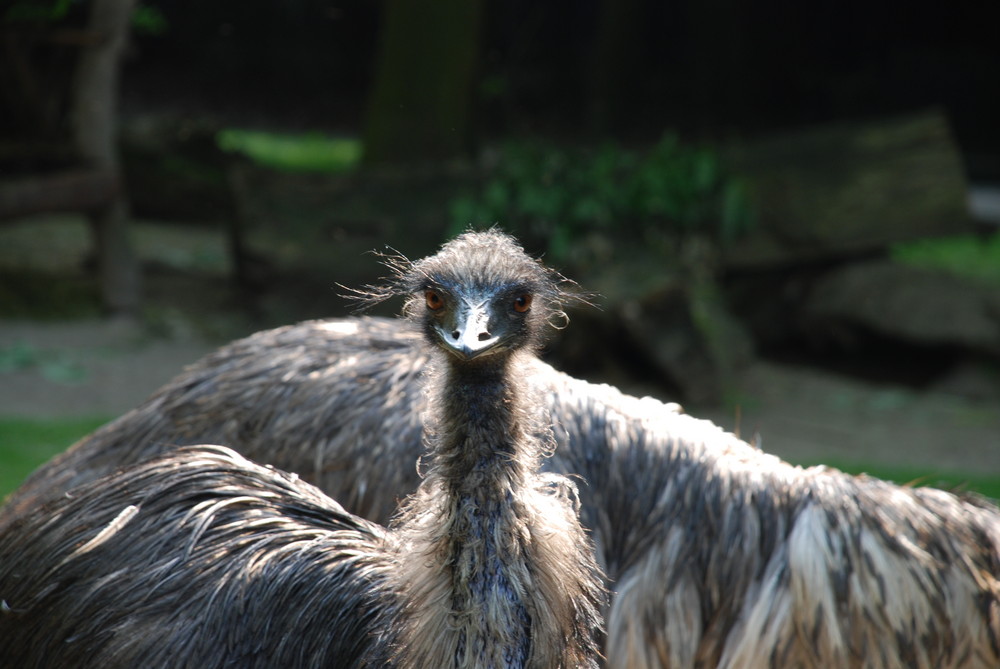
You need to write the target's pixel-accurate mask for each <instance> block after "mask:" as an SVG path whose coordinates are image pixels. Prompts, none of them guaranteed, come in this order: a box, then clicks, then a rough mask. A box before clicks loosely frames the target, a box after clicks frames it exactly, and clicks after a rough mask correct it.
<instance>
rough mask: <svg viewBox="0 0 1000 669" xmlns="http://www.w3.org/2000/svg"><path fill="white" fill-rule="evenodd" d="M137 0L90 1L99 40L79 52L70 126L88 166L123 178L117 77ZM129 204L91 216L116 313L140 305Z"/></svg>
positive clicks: (121, 199)
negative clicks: (130, 228)
mask: <svg viewBox="0 0 1000 669" xmlns="http://www.w3.org/2000/svg"><path fill="white" fill-rule="evenodd" d="M133 6H134V0H91V3H90V18H89V24H88V29H89V30H90V31H92V32H93V33H95V34H97V35H99V36H100V39H99V41H98V43H97V44H94V45H92V46H88V47H86V48H84V49H83V50H82V52H81V53H80V59H79V62H78V64H77V69H76V75H75V77H74V80H73V100H72V110H71V119H70V123H71V126H72V133H73V143H74V145H75V147H76V150H77V152H78V154H79V156H80V158H81V159H82V160H83V162H84V164H86V165H87V166H89V167H93V168H96V169H99V170H106V171H108V172H111V173H114V174H116V175H117V174H118V173H119V171H120V166H119V161H118V151H117V145H116V140H117V134H118V133H117V131H118V122H117V121H118V115H117V106H118V79H119V68H120V63H121V55H122V52H123V50H124V48H125V44H126V41H127V39H128V31H129V21H130V19H131V16H132V9H133ZM128 218H129V212H128V202H127V200H126V197H125V194H124V192H123V191H119V193H118V194H117V195H116V196H115V197H114V198H113V199H112V200H111V201H110V202H109V203H107V204H105V205H103V206H101V207H99V208H96V209H93V210H91V212H90V222H91V226H92V227H93V229H94V239H95V240H96V243H97V254H98V265H99V267H100V281H101V292H102V294H103V296H104V301H105V306H106V307H107V308H108V309H109V310H111V311H112V312H116V313H122V312H126V313H127V312H131V311H134V310H135V309H136V308H137V307H138V304H139V269H138V264H137V261H136V258H135V255H134V253H133V252H132V247H131V244H130V241H129V230H128Z"/></svg>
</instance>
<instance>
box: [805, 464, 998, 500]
mask: <svg viewBox="0 0 1000 669" xmlns="http://www.w3.org/2000/svg"><path fill="white" fill-rule="evenodd" d="M795 464H799V465H802V466H804V467H805V466H812V465H818V464H824V465H827V466H830V467H836V468H837V469H839V470H841V471H844V472H847V473H848V474H868V475H869V476H874V477H875V478H880V479H882V480H884V481H892V482H893V483H898V484H899V485H909V486H930V487H933V488H940V489H941V490H947V491H949V492H954V493H962V492H974V493H978V494H980V495H983V496H984V497H989V498H990V499H992V500H994V501H1000V476H984V475H982V474H978V473H977V474H969V473H965V472H955V471H936V470H930V469H919V468H914V467H906V466H892V465H880V464H874V465H873V464H863V463H857V462H822V463H820V462H796V463H795Z"/></svg>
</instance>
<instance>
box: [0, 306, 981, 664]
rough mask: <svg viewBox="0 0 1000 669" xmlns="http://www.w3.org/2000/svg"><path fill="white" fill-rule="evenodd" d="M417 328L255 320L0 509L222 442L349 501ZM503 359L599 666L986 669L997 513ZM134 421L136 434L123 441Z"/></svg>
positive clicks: (375, 472)
mask: <svg viewBox="0 0 1000 669" xmlns="http://www.w3.org/2000/svg"><path fill="white" fill-rule="evenodd" d="M426 363H427V353H426V352H424V351H423V349H422V347H421V339H420V335H419V334H418V333H416V332H414V331H413V330H412V328H411V326H409V325H408V324H407V323H406V322H405V321H395V320H385V319H370V318H361V319H343V320H330V321H315V322H308V323H302V324H299V325H295V326H290V327H285V328H279V329H277V330H271V331H267V332H261V333H258V334H255V335H253V336H251V337H249V338H247V339H244V340H241V341H238V342H234V343H232V344H230V345H228V346H226V347H224V348H222V349H220V350H219V351H217V352H216V353H214V354H212V355H210V356H208V357H207V358H205V359H204V360H202V361H201V362H199V363H197V364H196V365H194V366H192V367H191V368H189V369H188V370H187V371H186V372H185V373H184V374H182V375H181V376H179V377H178V378H177V379H175V380H174V381H172V382H171V383H169V384H168V385H166V386H164V387H163V389H161V390H160V391H159V392H158V393H156V394H155V395H154V396H153V397H151V398H150V399H149V400H148V401H147V402H146V403H145V404H143V405H142V406H140V407H139V408H137V409H136V410H135V411H133V412H132V413H130V414H128V415H126V416H123V417H122V418H120V419H119V420H117V421H114V422H112V423H110V424H109V425H107V426H105V427H104V428H101V429H100V430H98V431H97V432H96V433H94V434H93V435H91V436H90V437H89V438H87V439H85V440H83V441H81V442H80V443H79V444H77V445H76V446H74V447H73V448H72V449H71V450H70V451H69V452H68V453H66V454H65V455H63V456H61V457H60V458H57V459H56V460H55V461H53V462H52V463H50V464H49V465H47V466H46V467H43V468H42V469H41V470H40V471H39V472H37V473H36V474H35V475H34V476H33V477H32V478H31V479H30V480H29V481H28V482H27V483H25V485H24V486H23V487H22V488H21V489H20V490H19V491H18V492H17V493H15V495H14V497H13V498H12V499H11V502H10V505H9V506H8V507H7V509H6V510H3V509H0V524H2V523H3V520H2V517H4V516H5V517H8V518H9V517H12V516H14V517H16V516H17V515H18V514H20V513H25V512H27V511H28V510H30V509H31V508H32V506H33V505H34V504H36V503H37V502H38V500H39V499H43V498H45V497H47V496H52V495H59V494H62V492H63V491H65V490H66V488H67V486H68V485H69V484H70V483H71V482H73V481H76V480H86V479H90V478H93V477H94V476H96V475H97V473H98V472H101V471H107V470H108V469H110V468H112V467H113V466H114V463H115V462H117V461H131V460H133V459H135V458H139V457H142V456H143V454H142V453H138V452H136V451H135V445H136V444H139V443H145V444H147V445H148V447H149V449H150V450H160V449H166V448H169V446H170V444H173V443H194V442H199V441H205V440H208V441H222V442H224V443H230V444H233V445H234V446H236V447H237V448H239V449H240V450H241V451H242V452H244V453H246V454H248V455H249V456H250V457H253V458H255V459H258V460H262V461H265V462H271V463H275V464H277V465H279V466H281V467H283V468H286V469H290V470H294V471H297V472H298V473H299V474H301V475H302V476H303V477H305V478H306V479H308V480H310V481H312V482H314V483H316V484H317V485H319V486H320V487H322V488H323V489H324V490H326V491H328V492H330V493H331V494H333V496H335V497H336V498H337V499H339V500H341V501H342V502H343V503H344V504H345V506H347V507H348V508H349V509H351V510H352V511H354V512H357V513H360V514H362V515H364V516H366V517H370V518H377V519H384V518H386V517H388V516H389V515H390V514H391V513H392V510H393V508H394V506H395V504H396V502H397V500H398V499H400V498H401V497H402V496H403V495H405V494H407V493H408V492H409V491H411V490H413V489H414V488H416V486H417V483H418V481H419V479H418V476H417V469H416V468H415V467H413V466H412V462H413V460H414V458H416V457H418V455H419V452H420V444H419V432H420V427H419V420H418V417H419V414H420V412H421V411H423V410H425V408H426V407H427V405H428V403H427V401H426V399H425V397H424V395H423V394H422V393H421V391H420V387H421V386H420V381H419V377H420V374H421V370H422V369H423V367H424V365H425V364H426ZM529 364H530V365H531V370H530V373H526V374H525V375H524V376H525V377H526V378H527V380H529V381H530V382H531V383H532V384H533V385H534V386H535V387H536V391H537V392H538V393H540V395H541V396H542V398H543V404H544V405H545V406H546V407H547V408H548V409H549V411H550V413H551V416H552V421H553V423H554V424H555V438H556V442H557V448H556V452H555V454H554V456H553V457H552V458H549V459H548V460H547V461H546V462H545V466H546V467H547V468H548V469H550V470H553V471H556V472H560V473H564V474H577V475H579V478H578V479H577V481H578V482H579V485H580V497H581V517H582V519H583V521H584V524H585V525H586V526H587V527H589V528H590V529H591V530H592V532H593V537H594V539H595V541H596V543H597V549H598V557H599V560H600V561H601V562H602V564H603V565H604V567H605V569H606V571H607V573H608V576H609V587H610V588H611V589H612V590H613V601H612V604H611V608H610V611H609V615H608V641H607V646H606V651H605V653H606V655H607V657H608V663H609V665H610V666H614V667H643V666H661V667H715V666H722V667H747V666H751V667H760V666H764V667H767V666H775V667H798V666H804V667H814V666H816V667H859V668H860V667H870V668H882V667H983V668H986V667H991V668H995V667H998V666H1000V650H998V638H1000V582H998V579H1000V514H998V512H997V509H996V508H995V507H994V506H992V505H990V504H988V503H986V502H984V501H982V500H979V499H977V498H975V497H973V496H968V497H964V498H959V497H956V496H955V495H952V494H949V493H945V492H941V491H938V490H933V489H911V488H907V487H900V486H895V485H891V484H888V483H884V482H882V481H878V480H876V479H872V478H868V477H851V476H846V475H844V474H842V473H840V472H837V471H835V470H832V469H827V468H811V469H800V468H798V467H793V466H791V465H789V464H787V463H785V462H782V461H780V460H779V459H778V458H775V457H773V456H771V455H768V454H765V453H762V452H760V451H759V450H757V449H755V448H753V447H751V446H750V445H748V444H746V443H744V442H743V441H741V440H739V439H737V438H736V437H734V436H733V435H731V434H727V433H725V432H723V431H722V430H721V429H719V428H718V427H716V426H714V425H712V424H711V423H708V422H707V421H701V420H697V419H695V418H692V417H690V416H687V415H684V414H682V413H680V412H679V410H678V408H677V407H676V405H665V404H662V403H660V402H658V401H656V400H653V399H650V398H644V399H638V398H634V397H629V396H628V395H625V394H622V393H620V392H618V391H617V390H615V389H614V388H610V387H608V386H599V385H593V384H589V383H586V382H583V381H580V380H577V379H573V378H571V377H569V376H566V375H565V374H561V373H559V372H557V371H555V370H554V369H552V368H551V367H549V366H548V365H545V364H544V363H541V362H539V361H537V360H532V361H531V362H530V363H529ZM136 435H142V439H141V440H136V439H135V436H136Z"/></svg>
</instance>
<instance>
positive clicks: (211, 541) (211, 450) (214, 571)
mask: <svg viewBox="0 0 1000 669" xmlns="http://www.w3.org/2000/svg"><path fill="white" fill-rule="evenodd" d="M394 269H395V270H396V276H395V278H394V280H393V282H392V283H391V284H390V285H388V286H385V287H382V288H377V289H375V290H377V291H378V292H377V294H373V296H374V297H378V298H382V297H387V296H390V295H394V294H403V295H407V296H408V297H409V301H408V304H407V309H406V311H407V313H408V315H409V316H410V319H411V320H412V321H413V322H415V323H417V324H418V325H419V326H420V328H421V329H422V330H423V332H424V337H425V339H426V341H427V342H429V343H430V344H431V345H432V346H431V349H432V352H431V353H430V357H431V358H432V359H433V361H434V362H433V364H432V369H433V372H430V373H428V375H427V379H426V385H425V386H424V387H425V389H426V394H424V395H422V396H423V397H425V398H426V399H427V401H428V406H427V410H426V412H425V413H426V429H425V439H426V444H427V451H428V452H427V458H426V460H427V475H426V478H425V479H424V481H423V482H422V483H421V484H420V486H419V488H418V489H417V491H416V493H415V494H414V496H413V497H412V498H411V499H410V500H409V501H408V502H407V503H406V505H405V509H404V511H403V512H402V513H401V514H400V516H399V518H397V519H396V520H394V522H393V524H392V526H391V529H389V530H385V529H384V528H382V527H380V526H378V525H374V524H372V523H369V522H367V521H365V520H362V519H361V518H358V517H356V516H352V515H351V514H348V513H347V512H346V511H344V510H343V509H342V508H341V507H340V506H339V505H338V504H336V503H335V502H333V501H332V500H330V499H328V498H326V497H325V496H324V495H323V494H322V493H320V492H319V491H318V490H315V489H313V488H312V487H311V486H309V485H308V484H304V483H302V482H300V481H298V480H297V479H296V478H295V477H294V476H290V475H286V474H283V473H281V472H279V471H275V470H272V469H267V468H263V467H261V466H258V465H254V464H253V463H251V462H249V461H246V460H244V459H243V458H241V457H240V456H238V455H236V454H235V453H233V452H231V451H229V450H228V449H225V448H222V447H216V446H198V447H192V448H185V449H158V448H154V449H153V450H154V451H159V453H158V455H157V456H156V457H153V458H152V459H150V460H144V461H142V462H140V463H139V464H136V465H133V466H132V467H131V468H128V469H124V470H121V471H119V472H117V473H113V474H110V475H108V476H107V477H105V478H103V479H98V480H97V481H94V482H91V483H88V484H84V485H82V486H80V487H77V488H74V489H73V490H72V491H70V493H69V494H68V495H66V496H63V497H56V498H54V499H51V500H50V501H49V502H48V503H47V504H46V505H45V506H44V507H43V508H42V509H41V510H40V511H38V510H34V511H32V512H31V513H24V514H18V515H17V517H16V518H12V520H11V521H10V522H5V523H4V525H3V527H0V600H2V601H3V602H4V607H3V611H2V612H0V661H2V662H0V663H6V664H5V665H4V666H7V665H9V666H19V667H22V666H23V667H28V666H67V667H68V666H121V667H126V666H183V665H190V666H199V667H214V666H307V667H308V666H330V665H334V666H355V665H358V666H360V665H366V666H367V665H378V666H381V665H383V664H385V663H389V664H391V665H393V666H400V667H482V668H486V667H497V668H499V667H505V668H509V669H514V668H522V667H534V668H543V667H545V668H547V667H565V668H569V667H595V666H596V664H597V658H598V657H599V654H598V652H597V638H598V636H599V634H600V633H601V632H602V623H601V619H600V615H599V609H600V607H601V606H602V605H603V604H604V593H603V590H602V586H601V581H600V579H601V576H600V572H599V570H598V568H597V566H596V564H595V562H594V559H593V555H592V546H591V545H590V544H589V542H588V541H587V539H586V537H585V535H584V533H583V530H582V528H581V527H580V524H579V522H578V520H577V518H576V515H575V508H574V505H573V500H574V499H575V497H574V495H575V493H574V490H573V488H572V485H571V484H570V483H569V482H568V481H567V480H565V479H563V478H562V477H558V476H554V475H549V474H539V473H538V467H539V460H540V458H541V455H542V452H543V451H544V450H545V449H546V448H548V447H547V445H546V443H545V442H544V441H543V440H542V439H541V438H540V436H539V435H544V434H545V427H544V422H543V420H544V416H543V415H542V414H541V413H540V412H539V411H538V410H537V408H536V407H535V405H534V404H533V403H532V402H531V401H530V397H529V396H527V395H526V393H529V392H530V389H527V388H525V387H523V386H524V384H523V383H522V381H521V380H520V377H521V375H522V374H523V371H524V369H526V368H530V366H531V361H532V360H533V356H532V350H533V348H534V346H535V345H536V342H537V340H538V338H539V337H540V335H541V333H542V331H543V330H544V328H545V326H546V323H547V320H548V318H549V316H550V315H551V314H552V313H553V312H555V311H557V310H558V308H559V299H560V298H561V297H562V293H561V292H560V291H559V289H558V286H557V284H556V282H555V278H554V276H553V275H552V274H551V273H550V272H548V271H547V270H545V269H544V268H543V267H541V265H540V264H538V263H537V262H535V261H533V260H531V259H530V258H528V257H527V256H526V255H525V254H524V252H523V251H522V250H521V249H520V248H519V247H518V246H517V245H516V244H515V243H514V242H513V240H511V239H510V238H508V237H506V236H504V235H501V234H499V233H495V232H489V233H470V234H466V235H462V236H461V237H459V238H457V239H456V240H454V241H452V242H450V243H449V244H446V245H445V246H444V247H442V249H441V251H440V252H439V253H438V254H436V255H435V256H431V257H430V258H425V259H424V260H421V261H418V262H416V263H409V262H403V261H397V262H396V263H395V264H394ZM470 295H471V296H472V298H470ZM432 296H433V300H432ZM470 299H472V301H474V303H475V304H476V305H478V306H477V309H473V310H471V311H470V310H466V309H465V308H464V306H463V305H465V304H467V303H468V302H469V301H470ZM425 300H426V304H425ZM532 303H533V306H531V305H532ZM529 307H530V308H529ZM467 312H469V314H472V315H469V314H467ZM147 438H148V435H147ZM389 466H390V467H393V466H397V463H389ZM400 466H407V465H400ZM408 466H409V467H413V463H412V462H411V463H408ZM182 646H183V647H182Z"/></svg>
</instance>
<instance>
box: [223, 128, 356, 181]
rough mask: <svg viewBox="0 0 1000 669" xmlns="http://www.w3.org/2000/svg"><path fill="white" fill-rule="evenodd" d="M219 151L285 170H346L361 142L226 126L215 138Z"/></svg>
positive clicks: (352, 164) (354, 163)
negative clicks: (240, 154)
mask: <svg viewBox="0 0 1000 669" xmlns="http://www.w3.org/2000/svg"><path fill="white" fill-rule="evenodd" d="M216 142H218V144H219V148H221V149H222V150H223V151H231V152H239V153H243V154H245V155H246V156H247V157H249V158H250V159H251V160H253V161H254V162H256V163H257V164H259V165H262V166H264V167H270V168H273V169H278V170H284V171H288V172H347V171H350V170H352V169H354V168H355V167H356V166H357V165H358V162H359V161H360V160H361V141H360V140H358V139H353V138H349V137H331V136H329V135H324V134H323V133H319V132H310V133H302V134H286V133H275V132H264V131H259V130H242V129H239V128H228V129H226V130H222V131H221V132H219V134H218V136H217V137H216Z"/></svg>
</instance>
